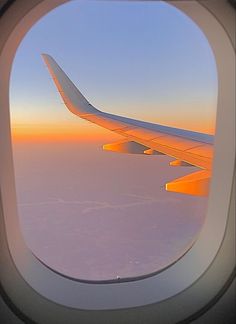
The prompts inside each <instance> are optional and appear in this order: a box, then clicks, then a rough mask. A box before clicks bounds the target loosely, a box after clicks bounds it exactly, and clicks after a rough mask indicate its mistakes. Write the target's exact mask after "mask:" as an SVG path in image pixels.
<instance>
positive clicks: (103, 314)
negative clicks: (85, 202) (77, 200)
mask: <svg viewBox="0 0 236 324" xmlns="http://www.w3.org/2000/svg"><path fill="white" fill-rule="evenodd" d="M65 2H67V0H30V1H25V0H23V1H21V0H16V1H15V2H13V4H12V5H11V6H10V8H9V9H8V10H7V11H6V13H5V14H4V16H3V17H2V18H1V20H0V29H1V30H4V33H1V34H0V76H1V78H0V157H1V161H0V190H1V191H0V194H1V196H0V227H1V229H0V244H1V245H0V249H1V255H0V263H1V268H0V279H1V284H2V287H3V289H4V290H5V291H6V292H7V294H8V296H9V298H10V299H11V300H12V302H13V303H14V304H16V305H17V307H18V308H19V309H21V310H22V312H23V313H24V314H26V316H28V317H29V318H32V319H34V320H35V321H36V322H39V323H48V322H50V323H56V324H60V323H66V322H68V323H71V324H73V323H78V320H81V322H82V323H129V324H130V323H137V318H138V319H139V321H140V323H152V322H154V320H155V316H156V318H159V319H161V321H160V322H161V323H162V324H165V323H176V322H178V321H181V320H182V319H184V318H186V317H189V316H191V315H192V314H193V313H195V312H197V311H199V309H201V308H202V307H203V306H205V304H207V303H208V302H210V301H211V299H212V298H213V297H215V296H216V295H217V293H218V292H219V291H220V290H221V288H222V287H223V286H224V285H225V283H226V282H227V280H228V278H229V277H230V275H231V274H232V272H233V270H234V268H235V251H234V242H235V232H234V229H235V226H234V202H235V195H233V188H234V185H233V179H234V171H235V44H234V39H235V37H234V36H235V35H234V30H235V16H234V12H233V8H232V7H231V6H230V4H229V3H228V2H227V1H225V0H223V1H221V2H220V1H211V0H206V1H203V2H202V1H195V0H193V1H184V0H183V1H167V2H168V3H170V4H171V5H173V6H175V7H176V8H178V9H179V10H181V11H183V12H184V13H185V14H187V15H188V16H189V17H190V18H191V19H192V20H194V21H195V22H196V24H197V25H198V26H199V27H200V29H201V30H202V31H203V32H204V34H205V36H206V37H207V39H208V41H209V44H210V46H211V48H212V50H213V53H214V55H215V60H216V65H217V73H218V82H219V83H218V104H217V123H216V135H215V156H214V163H213V178H212V182H211V191H210V195H209V208H208V212H207V216H206V221H205V223H204V225H203V228H202V230H201V232H200V234H199V237H198V240H197V241H196V243H195V244H194V245H193V247H192V248H191V249H190V250H189V251H188V252H187V253H186V254H185V255H184V256H183V257H182V258H180V259H179V260H178V261H177V262H176V263H174V264H173V265H171V266H170V267H168V268H167V269H165V270H164V271H162V272H160V273H158V274H155V275H152V276H148V277H146V278H143V279H139V280H133V281H127V282H119V283H86V282H81V281H79V280H77V281H75V280H72V279H71V278H69V277H66V276H62V275H60V274H58V273H56V272H54V271H53V270H51V269H50V268H48V267H47V266H45V265H44V264H43V263H41V262H40V261H39V260H38V259H37V258H36V257H35V256H34V255H33V254H32V252H31V251H30V250H29V249H28V248H27V246H26V245H25V242H24V239H23V236H22V233H21V230H20V225H19V218H18V215H17V201H16V190H15V179H14V168H13V157H12V148H11V136H10V117H9V80H10V72H11V65H12V62H13V59H14V55H15V53H16V50H17V47H18V45H19V44H20V42H21V40H22V38H23V37H24V35H25V33H26V32H27V31H28V30H29V29H30V28H31V26H32V25H33V24H35V23H36V22H37V21H38V20H39V19H40V18H41V17H42V16H43V15H45V14H46V13H47V12H49V11H50V10H52V9H53V8H55V7H57V6H58V5H60V4H63V3H65ZM173 56H174V53H173ZM173 59H174V57H173ZM200 295H201V296H200ZM37 305H40V309H39V308H38V307H37ZM49 319H50V321H49Z"/></svg>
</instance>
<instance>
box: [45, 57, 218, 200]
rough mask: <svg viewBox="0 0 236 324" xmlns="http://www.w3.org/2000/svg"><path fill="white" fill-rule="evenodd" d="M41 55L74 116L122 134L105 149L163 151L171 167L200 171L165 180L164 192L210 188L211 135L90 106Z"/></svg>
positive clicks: (201, 191) (197, 191)
mask: <svg viewBox="0 0 236 324" xmlns="http://www.w3.org/2000/svg"><path fill="white" fill-rule="evenodd" d="M42 57H43V59H44V61H45V63H46V65H47V67H48V70H49V72H50V74H51V76H52V78H53V81H54V83H55V85H56V87H57V89H58V91H59V93H60V95H61V97H62V99H63V101H64V103H65V105H66V106H67V108H68V109H69V110H70V111H71V112H72V113H73V114H75V115H77V116H79V117H81V118H83V119H86V120H88V121H90V122H92V123H95V124H97V125H99V126H102V127H104V128H107V129H109V130H111V131H113V132H115V133H117V134H120V135H122V136H124V138H125V140H124V141H119V142H117V143H111V144H106V145H104V146H103V149H104V150H111V151H116V152H124V153H136V154H137V153H140V154H147V155H152V154H157V155H158V154H165V155H168V156H171V157H173V158H175V160H174V161H172V162H171V163H170V165H172V166H195V167H198V168H200V170H198V171H195V172H193V173H190V174H188V175H186V176H184V177H181V178H178V179H174V180H173V181H171V182H168V183H166V190H167V191H174V192H179V193H185V194H191V195H200V196H205V195H207V194H208V191H209V182H210V178H211V166H212V159H213V141H214V137H213V136H212V135H207V134H203V133H197V132H192V131H188V130H183V129H178V128H173V127H168V126H163V125H158V124H153V123H148V122H144V121H140V120H135V119H131V118H127V117H122V116H117V115H113V114H109V113H105V112H102V111H100V110H98V109H96V108H95V107H94V106H92V105H91V104H90V103H89V102H88V101H87V99H86V98H85V97H84V96H83V95H82V94H81V92H80V91H79V90H78V88H77V87H76V86H75V85H74V84H73V82H72V81H71V80H70V79H69V78H68V76H67V75H66V74H65V72H64V71H63V70H62V69H61V68H60V67H59V65H58V64H57V63H56V62H55V60H54V59H53V58H52V57H51V56H49V55H47V54H42Z"/></svg>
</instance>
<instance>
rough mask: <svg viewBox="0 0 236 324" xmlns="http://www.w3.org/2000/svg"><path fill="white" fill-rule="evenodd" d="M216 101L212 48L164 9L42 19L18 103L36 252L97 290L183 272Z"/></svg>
mask: <svg viewBox="0 0 236 324" xmlns="http://www.w3.org/2000/svg"><path fill="white" fill-rule="evenodd" d="M62 21H66V23H63V24H62V23H61V22H62ZM43 53H44V54H43ZM42 54H43V56H42ZM65 74H66V75H67V76H68V78H69V79H68V78H67V77H66V75H65ZM70 80H71V81H72V82H73V83H74V85H75V86H76V88H75V86H74V85H73V84H72V83H71V81H70ZM216 102H217V74H216V67H215V61H214V57H213V53H212V51H211V49H210V46H209V44H208V42H207V40H206V38H205V36H204V35H203V33H202V32H201V31H200V29H199V28H198V27H197V26H196V25H195V24H194V23H193V21H191V20H190V18H188V17H187V16H185V15H184V14H183V13H181V12H180V11H179V10H177V9H176V8H174V7H172V6H170V5H168V4H166V3H162V2H157V3H155V2H146V3H145V2H135V3H130V2H128V3H123V2H113V3H109V2H99V3H98V2H96V1H90V2H82V1H73V2H71V3H68V4H65V5H63V6H60V7H58V8H57V9H55V10H53V11H52V12H50V13H49V14H47V15H46V16H45V17H43V18H42V19H41V20H40V21H39V22H38V23H37V24H35V25H34V27H33V28H32V29H31V30H30V31H29V32H28V34H27V35H26V37H25V38H24V40H23V41H22V43H21V45H20V47H19V49H18V51H17V53H16V57H15V60H14V64H13V70H12V75H11V91H10V104H11V128H12V142H13V154H14V166H15V176H16V188H17V199H18V211H19V216H20V222H21V228H22V232H23V234H24V238H25V241H26V243H27V245H28V247H29V248H30V249H31V251H32V252H33V253H34V254H35V255H36V256H37V257H38V258H39V259H40V260H41V261H42V262H43V263H45V264H46V265H48V266H49V267H50V268H52V269H54V270H56V271H58V272H60V273H62V274H64V275H67V276H70V277H72V278H77V279H81V280H92V281H101V280H102V281H104V280H122V279H127V278H138V277H141V276H146V275H149V274H153V273H156V272H158V271H161V270H163V269H165V268H166V267H167V266H169V265H170V264H172V263H173V262H175V261H177V260H178V259H179V258H180V257H181V256H183V255H184V254H185V253H186V252H187V251H188V250H189V249H190V248H191V246H192V245H193V244H194V242H195V240H196V239H197V237H198V235H199V233H200V231H201V227H202V225H203V222H204V220H205V215H206V212H207V201H208V192H209V184H210V179H211V163H212V159H213V144H214V131H215V116H216Z"/></svg>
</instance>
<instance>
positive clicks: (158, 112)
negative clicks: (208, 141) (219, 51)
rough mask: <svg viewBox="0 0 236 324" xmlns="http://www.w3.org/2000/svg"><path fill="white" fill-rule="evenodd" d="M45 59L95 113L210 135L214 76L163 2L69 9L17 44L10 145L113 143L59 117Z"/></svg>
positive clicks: (193, 36)
mask: <svg viewBox="0 0 236 324" xmlns="http://www.w3.org/2000/svg"><path fill="white" fill-rule="evenodd" d="M41 53H48V54H50V55H52V56H53V57H54V58H55V60H56V61H57V62H58V63H59V64H60V65H61V67H62V68H63V69H64V70H65V72H66V73H67V74H68V76H69V77H70V78H71V79H72V80H73V82H74V83H75V84H76V85H77V86H78V87H79V89H80V90H81V92H82V93H83V94H84V95H85V96H86V97H87V98H88V100H89V101H90V102H91V103H92V104H93V105H94V106H95V107H98V108H99V109H101V110H103V111H106V112H111V113H114V114H120V115H123V116H129V117H132V118H136V119H143V120H146V121H151V122H155V123H159V124H164V125H170V126H175V127H179V128H186V129H191V130H196V131H200V132H206V133H214V124H215V114H216V98H217V76H216V68H215V62H214V57H213V54H212V51H211V49H210V47H209V44H208V42H207V40H206V38H205V36H204V35H203V33H202V32H201V31H200V30H199V28H198V27H197V26H196V25H195V24H194V23H193V22H192V21H191V20H190V19H189V18H188V17H187V16H185V15H184V14H183V13H181V12H180V11H178V10H177V9H176V8H175V7H173V6H171V5H169V4H166V3H163V2H159V1H158V2H156V3H155V2H116V1H115V2H109V1H104V2H103V1H72V2H70V3H67V4H65V5H62V6H60V7H59V8H57V9H55V10H53V11H52V12H51V13H49V14H47V15H46V16H45V17H44V18H42V19H41V20H40V21H39V22H38V23H37V24H36V25H34V27H33V28H32V29H31V30H30V31H29V32H28V34H27V35H26V37H25V38H24V40H23V41H22V43H21V45H20V47H19V49H18V51H17V54H16V57H15V60H14V65H13V70H12V75H11V91H10V103H11V119H12V130H13V135H14V139H28V140H29V139H31V140H35V139H36V138H41V139H46V140H50V139H68V138H69V139H71V140H73V139H76V140H78V139H80V140H85V141H87V140H97V139H99V140H100V139H105V138H107V137H109V138H116V137H115V136H114V135H112V134H111V133H110V132H109V131H106V130H103V129H101V128H100V127H98V126H95V125H91V124H89V123H88V122H86V121H82V120H80V119H79V118H78V117H75V116H73V115H72V114H71V113H70V112H68V111H67V109H66V108H65V106H64V105H63V104H62V100H61V98H60V97H59V95H58V93H57V91H56V89H55V86H54V84H53V82H52V80H51V79H50V76H49V74H48V71H47V69H46V67H45V65H44V63H43V61H42V58H41Z"/></svg>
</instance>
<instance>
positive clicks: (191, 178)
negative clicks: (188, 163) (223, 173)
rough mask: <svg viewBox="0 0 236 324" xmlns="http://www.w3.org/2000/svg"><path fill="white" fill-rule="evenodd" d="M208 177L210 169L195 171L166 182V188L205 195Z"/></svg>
mask: <svg viewBox="0 0 236 324" xmlns="http://www.w3.org/2000/svg"><path fill="white" fill-rule="evenodd" d="M210 178H211V172H210V171H208V170H201V171H197V172H194V173H191V174H188V175H186V176H184V177H181V178H178V179H175V180H174V181H171V182H169V183H167V184H166V190H167V191H173V192H178V193H184V194H189V195H197V196H207V195H208V193H209V184H210Z"/></svg>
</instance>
